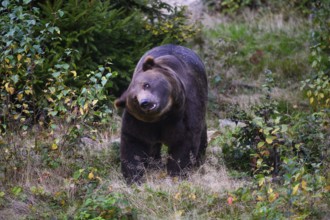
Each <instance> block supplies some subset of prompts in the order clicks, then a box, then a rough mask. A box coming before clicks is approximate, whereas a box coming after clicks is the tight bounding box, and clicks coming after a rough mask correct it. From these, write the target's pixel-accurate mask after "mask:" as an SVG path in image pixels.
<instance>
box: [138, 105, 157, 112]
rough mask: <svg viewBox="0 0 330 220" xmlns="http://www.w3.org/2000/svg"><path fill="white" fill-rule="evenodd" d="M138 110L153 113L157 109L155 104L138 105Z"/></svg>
mask: <svg viewBox="0 0 330 220" xmlns="http://www.w3.org/2000/svg"><path fill="white" fill-rule="evenodd" d="M140 109H141V110H142V111H143V112H145V113H150V112H153V111H155V110H156V109H157V104H156V103H148V104H143V103H142V104H140Z"/></svg>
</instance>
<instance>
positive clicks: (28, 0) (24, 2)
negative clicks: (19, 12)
mask: <svg viewBox="0 0 330 220" xmlns="http://www.w3.org/2000/svg"><path fill="white" fill-rule="evenodd" d="M30 2H31V0H23V4H25V5H27V4H29V3H30Z"/></svg>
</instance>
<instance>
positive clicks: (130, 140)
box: [120, 134, 150, 184]
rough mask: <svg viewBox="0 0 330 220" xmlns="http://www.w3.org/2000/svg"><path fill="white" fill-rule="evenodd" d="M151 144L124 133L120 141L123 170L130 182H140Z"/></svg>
mask: <svg viewBox="0 0 330 220" xmlns="http://www.w3.org/2000/svg"><path fill="white" fill-rule="evenodd" d="M149 149H150V146H149V145H148V144H147V143H144V142H143V141H141V140H139V139H137V138H135V137H133V136H130V135H127V134H122V137H121V143H120V159H121V170H122V173H123V176H124V177H125V179H126V181H127V182H128V183H129V184H132V183H134V182H140V180H141V178H142V176H143V174H144V171H145V166H144V164H145V162H146V161H147V160H148V159H149V156H148V155H149V152H148V151H149Z"/></svg>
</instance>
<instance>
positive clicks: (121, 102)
mask: <svg viewBox="0 0 330 220" xmlns="http://www.w3.org/2000/svg"><path fill="white" fill-rule="evenodd" d="M114 105H115V107H116V109H119V108H125V106H126V96H125V95H124V94H123V95H122V96H121V97H120V98H118V99H116V100H115V103H114Z"/></svg>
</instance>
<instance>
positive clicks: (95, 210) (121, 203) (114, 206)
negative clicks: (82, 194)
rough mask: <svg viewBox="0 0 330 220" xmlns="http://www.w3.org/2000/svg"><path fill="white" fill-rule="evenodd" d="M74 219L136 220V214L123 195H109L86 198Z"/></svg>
mask: <svg viewBox="0 0 330 220" xmlns="http://www.w3.org/2000/svg"><path fill="white" fill-rule="evenodd" d="M75 219H81V220H83V219H98V220H103V219H136V213H135V210H134V209H133V208H131V206H130V205H129V204H128V202H127V201H126V200H125V199H124V198H123V195H121V194H112V193H111V194H109V195H106V196H102V195H99V196H91V197H90V198H87V199H86V200H85V201H84V203H83V204H82V206H81V208H80V209H79V211H78V213H77V214H76V215H75Z"/></svg>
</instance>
